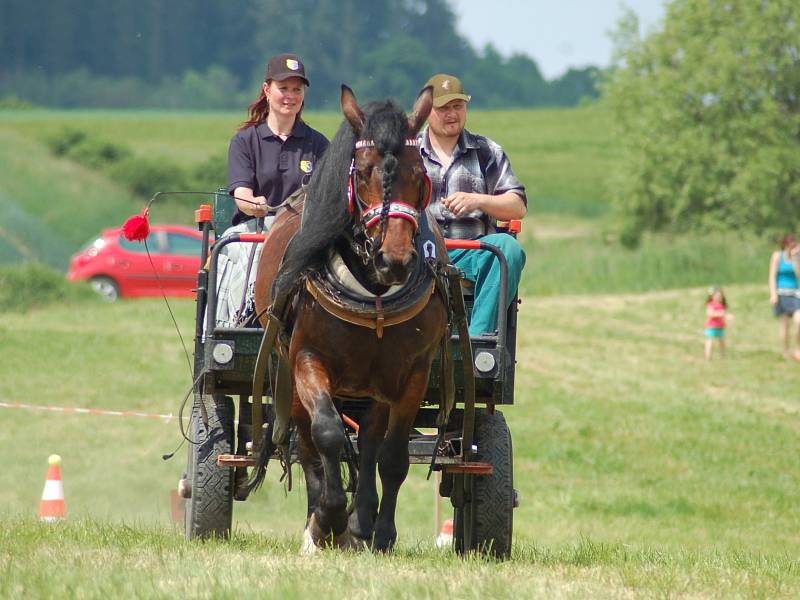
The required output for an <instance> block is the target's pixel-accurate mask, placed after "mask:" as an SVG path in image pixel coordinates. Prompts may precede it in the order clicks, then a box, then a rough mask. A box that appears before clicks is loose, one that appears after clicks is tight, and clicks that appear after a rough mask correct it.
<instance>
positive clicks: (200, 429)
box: [184, 395, 234, 540]
mask: <svg viewBox="0 0 800 600" xmlns="http://www.w3.org/2000/svg"><path fill="white" fill-rule="evenodd" d="M200 399H201V396H200V395H195V399H194V405H193V407H192V416H191V420H190V422H189V432H188V436H189V439H190V440H193V441H196V442H199V443H198V444H190V445H189V453H188V454H189V456H188V460H187V467H186V477H187V478H188V479H189V481H190V483H191V496H190V497H189V498H188V499H187V500H186V511H185V515H186V516H185V522H184V525H185V527H184V534H185V536H186V539H187V540H191V539H195V538H197V539H207V538H211V537H222V538H227V537H229V536H230V532H231V523H232V519H233V473H234V470H233V469H232V468H230V467H220V466H218V465H217V456H218V455H219V454H233V448H234V426H233V420H234V408H233V400H232V399H231V398H229V397H227V396H202V400H203V401H204V402H205V407H206V412H207V414H208V435H207V434H206V428H205V426H204V425H203V419H202V416H201V412H200V405H199V402H200Z"/></svg>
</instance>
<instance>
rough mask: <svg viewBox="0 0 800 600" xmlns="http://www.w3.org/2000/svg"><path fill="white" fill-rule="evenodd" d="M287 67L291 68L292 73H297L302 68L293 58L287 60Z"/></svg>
mask: <svg viewBox="0 0 800 600" xmlns="http://www.w3.org/2000/svg"><path fill="white" fill-rule="evenodd" d="M286 66H287V67H289V68H290V69H291V70H292V71H297V70H298V69H299V68H300V63H299V62H297V61H296V60H295V59H293V58H287V59H286Z"/></svg>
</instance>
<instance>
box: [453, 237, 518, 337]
mask: <svg viewBox="0 0 800 600" xmlns="http://www.w3.org/2000/svg"><path fill="white" fill-rule="evenodd" d="M480 241H482V242H486V243H487V244H492V245H493V246H497V247H498V248H500V250H501V251H502V252H503V255H504V256H505V257H506V262H507V263H508V295H507V296H506V306H505V308H508V307H509V306H510V305H511V301H512V300H513V299H514V296H515V295H516V293H517V288H518V287H519V279H520V277H521V276H522V268H523V267H524V266H525V251H524V250H523V249H522V246H521V245H520V243H519V242H518V241H517V240H516V238H514V237H513V236H510V235H508V234H507V233H493V234H490V235H486V236H484V237H482V238H480ZM448 254H449V256H450V262H452V263H453V264H454V265H456V266H457V267H458V268H459V269H461V271H462V272H463V273H464V277H466V278H467V279H469V280H470V281H473V282H475V304H474V306H473V307H472V318H471V319H470V322H469V334H470V335H471V336H477V335H481V334H482V333H493V332H494V331H495V329H496V327H497V307H498V305H499V303H500V297H499V294H500V263H498V261H497V259H496V258H495V257H494V254H492V253H491V252H486V251H485V250H450V251H449V252H448Z"/></svg>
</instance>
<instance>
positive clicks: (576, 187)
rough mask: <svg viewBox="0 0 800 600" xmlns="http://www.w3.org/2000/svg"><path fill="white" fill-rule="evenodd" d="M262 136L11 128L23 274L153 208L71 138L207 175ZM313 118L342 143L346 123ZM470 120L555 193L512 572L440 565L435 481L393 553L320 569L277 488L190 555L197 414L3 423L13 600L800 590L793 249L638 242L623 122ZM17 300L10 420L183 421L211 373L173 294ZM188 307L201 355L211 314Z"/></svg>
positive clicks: (519, 457)
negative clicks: (783, 341) (780, 255)
mask: <svg viewBox="0 0 800 600" xmlns="http://www.w3.org/2000/svg"><path fill="white" fill-rule="evenodd" d="M240 119H241V115H236V114H206V113H203V114H200V113H196V114H187V113H165V112H157V113H146V112H67V111H60V112H44V111H42V112H39V111H26V112H23V111H19V112H9V111H5V112H0V263H4V262H5V263H12V264H14V263H19V262H20V261H22V260H39V261H41V262H45V263H47V264H49V265H51V266H54V267H56V268H59V269H63V267H64V265H65V264H66V258H67V257H68V254H69V252H71V251H73V250H74V249H75V248H76V247H77V246H78V245H79V244H80V243H82V242H84V241H86V240H87V239H89V238H90V237H91V236H92V235H94V234H95V233H96V232H97V231H99V229H100V228H102V227H106V226H112V225H117V224H119V223H121V222H122V220H124V218H125V217H127V216H128V215H130V214H133V213H135V212H138V211H139V209H140V208H141V206H142V204H143V201H142V199H140V198H135V197H133V196H131V195H130V194H129V193H127V192H126V191H125V190H123V189H122V188H121V187H120V186H119V185H117V184H116V183H115V182H114V181H111V180H109V179H108V178H106V177H103V176H102V175H100V174H98V173H97V172H92V171H89V170H87V169H85V168H83V167H81V166H79V165H76V164H75V163H73V162H71V161H68V160H65V159H58V158H54V157H53V156H52V155H50V154H49V153H48V151H47V148H46V146H45V144H44V140H45V138H46V136H47V135H49V134H51V133H52V132H53V131H58V130H60V128H61V127H64V126H71V127H77V128H87V129H88V128H91V130H92V131H94V132H96V133H97V135H98V136H99V137H100V138H103V139H105V138H109V139H118V140H124V142H125V143H126V144H127V145H129V146H130V147H131V149H132V150H133V151H134V152H136V153H137V154H138V153H142V154H143V155H148V156H164V157H167V156H169V157H172V158H174V159H180V160H181V161H185V163H184V164H186V165H192V164H197V163H200V162H202V161H203V160H206V159H207V158H208V157H209V156H212V155H214V154H216V153H219V152H224V151H225V148H226V146H227V141H228V139H229V137H230V134H231V132H232V130H233V129H234V128H235V126H236V124H237V122H238V121H239V120H240ZM308 120H309V121H310V122H311V123H312V125H315V126H317V127H319V128H320V129H322V130H323V131H324V132H326V133H328V134H331V133H332V132H333V130H334V129H335V127H336V126H337V123H338V121H339V118H338V117H337V116H336V115H333V114H326V115H317V114H311V115H308ZM470 125H471V126H472V128H473V129H475V130H477V131H481V132H482V133H486V134H487V135H489V136H491V137H493V138H495V139H496V140H498V141H499V142H501V143H502V144H503V145H504V147H505V148H506V149H507V151H508V153H509V155H510V156H511V159H512V161H513V163H514V165H515V169H516V170H517V173H518V174H519V175H520V177H521V179H522V180H523V181H524V182H525V183H526V184H527V185H528V190H529V194H530V200H531V214H530V215H529V217H528V218H527V219H526V221H525V228H524V231H523V233H522V236H521V238H520V239H521V241H522V242H523V244H524V246H525V248H526V252H527V257H528V260H527V266H526V270H525V272H524V274H523V280H522V283H521V297H522V298H523V304H522V305H521V314H520V329H519V331H520V337H519V340H518V357H517V358H518V366H517V384H516V398H517V402H516V404H515V405H514V406H511V407H507V408H506V409H505V410H504V412H505V415H506V417H507V419H508V422H509V424H510V427H511V430H512V435H513V438H514V460H515V487H517V488H518V489H519V490H520V494H521V506H520V507H519V508H518V509H517V510H516V512H515V523H514V529H515V545H514V551H513V556H512V560H510V561H508V562H506V563H503V564H497V563H491V562H489V563H484V562H481V561H475V560H464V561H462V560H460V559H457V558H456V557H454V556H453V555H452V554H451V553H449V552H442V551H439V550H437V549H435V548H434V546H433V539H434V535H435V526H434V522H433V505H434V489H433V486H432V483H431V482H428V481H425V477H424V475H425V473H424V469H423V468H421V467H419V468H414V469H412V474H411V476H410V478H409V480H408V481H407V482H406V484H405V486H404V488H403V490H402V492H401V495H400V502H399V514H398V529H399V530H400V539H399V543H398V548H397V551H396V553H395V554H393V555H392V556H373V555H371V554H362V555H356V556H353V555H340V554H337V553H331V552H326V553H323V554H322V555H321V556H319V557H316V558H314V559H313V560H310V561H308V560H303V559H300V558H299V557H298V556H297V550H298V548H299V540H300V533H301V529H302V523H303V518H304V513H305V491H304V489H303V486H302V482H301V480H300V478H299V473H298V476H297V477H296V478H295V483H296V485H297V489H295V490H293V491H292V492H290V493H287V492H286V490H285V489H284V485H283V483H281V482H279V481H278V474H277V472H276V470H274V469H273V470H271V472H270V474H269V476H268V480H267V482H266V483H265V485H264V487H263V488H262V489H261V490H260V491H259V492H258V493H257V494H256V495H255V496H254V497H253V498H251V499H250V500H248V501H247V502H245V503H237V504H236V505H235V507H234V528H235V533H234V538H233V539H232V540H231V541H230V542H228V543H217V542H214V543H208V544H196V543H191V544H187V543H185V542H183V540H182V535H181V531H180V529H179V528H176V527H175V526H174V525H173V524H172V523H171V519H170V498H169V497H170V491H171V490H172V489H173V488H174V487H175V485H176V483H177V480H178V478H179V477H180V475H181V473H182V470H183V465H184V462H185V456H186V452H185V448H183V449H181V450H180V451H179V452H178V454H177V455H176V457H175V458H174V459H172V460H171V461H167V462H165V461H163V460H162V459H161V455H162V454H164V453H167V452H170V451H172V450H173V449H174V448H175V446H176V445H177V444H178V443H179V441H180V434H179V432H178V428H177V425H176V422H175V421H174V420H173V421H172V422H171V423H164V422H161V421H156V420H148V419H137V418H120V417H110V416H94V415H78V414H67V413H51V412H40V411H26V410H22V409H6V408H0V441H2V442H3V443H2V444H0V447H2V448H3V449H4V450H5V451H6V461H5V463H6V464H5V468H4V469H3V470H0V521H2V526H0V597H4V598H5V597H53V598H56V597H64V596H74V597H101V596H102V597H108V596H123V595H124V596H134V597H148V598H150V597H164V598H168V597H169V598H173V597H175V596H178V595H187V596H189V597H203V598H227V597H230V598H233V597H241V596H242V595H243V594H247V593H252V592H253V591H256V592H257V593H259V594H261V595H265V596H268V597H269V596H273V595H274V596H281V597H287V598H300V597H303V598H305V597H307V596H308V595H309V594H327V595H332V594H333V595H335V596H337V597H338V596H344V595H347V596H353V597H358V598H361V597H391V596H397V597H401V598H411V597H414V598H420V597H421V598H445V597H447V598H489V597H491V598H494V597H500V598H511V597H531V596H533V597H557V598H567V597H569V598H572V597H579V598H584V597H613V598H619V597H631V596H634V597H639V596H642V597H659V598H663V597H675V596H687V597H725V598H727V597H752V598H773V597H797V596H798V595H800V564H799V563H798V559H797V556H798V555H799V554H800V535H798V533H800V531H798V529H799V528H800V526H799V525H798V524H800V507H798V504H797V502H796V498H797V490H798V489H800V488H799V486H800V468H798V466H797V460H796V457H797V454H798V450H800V441H798V440H800V438H798V430H800V400H798V395H797V393H796V390H797V384H798V381H800V377H799V375H800V373H799V372H798V365H797V364H796V363H790V362H787V361H784V360H782V359H781V358H780V353H779V348H778V340H777V326H776V324H775V322H774V319H773V318H772V317H771V314H770V309H769V305H768V302H767V297H766V273H767V268H766V267H767V260H768V256H769V250H770V247H769V244H768V243H766V242H765V241H764V240H759V239H754V238H749V237H745V236H740V235H715V236H704V237H700V236H686V237H677V238H670V237H665V236H661V235H651V236H645V239H644V242H643V245H642V247H641V248H639V249H638V250H636V251H629V250H626V249H624V248H621V247H620V246H619V245H618V244H617V243H616V241H615V223H614V221H613V217H612V215H611V213H610V212H609V211H608V204H609V201H610V197H611V193H610V189H609V188H608V181H609V179H608V177H609V173H610V172H612V171H613V169H614V167H615V165H616V161H617V155H616V153H615V151H614V144H613V140H612V138H611V136H610V135H609V134H608V132H609V130H610V124H609V120H608V116H607V114H606V113H605V112H604V111H603V109H602V108H601V107H592V108H585V109H583V108H582V109H575V110H548V111H507V112H494V113H481V112H478V111H475V112H473V113H471V114H470ZM193 205H194V202H188V203H187V208H186V210H187V217H186V218H187V219H188V218H190V217H189V215H190V211H191V209H192V208H193ZM170 214H176V213H170ZM153 217H154V220H156V221H158V220H159V214H158V209H157V208H156V209H154V212H153ZM0 275H2V272H0ZM0 281H2V277H0ZM5 281H12V282H13V281H18V279H13V278H12V279H7V280H5ZM711 284H722V285H724V286H725V287H726V293H727V296H728V299H729V301H730V303H731V309H732V312H734V313H735V314H736V319H735V320H734V321H733V323H732V325H731V327H730V330H729V332H728V341H729V353H728V356H727V357H726V358H725V360H715V361H712V362H711V363H710V364H709V363H706V362H705V361H704V360H703V358H702V344H703V338H702V335H703V321H704V309H703V304H704V299H705V291H706V288H707V286H709V285H711ZM17 285H18V284H14V285H13V286H11V287H14V289H13V290H4V292H5V294H4V293H0V306H2V307H4V308H5V309H6V310H5V312H3V311H2V310H0V340H2V341H3V343H4V344H3V347H4V348H6V349H10V350H11V351H10V352H8V351H7V352H6V353H5V355H4V360H3V361H0V381H2V382H4V385H3V386H2V389H3V392H2V394H0V402H21V403H28V404H36V405H50V406H75V407H93V408H107V409H112V410H138V411H145V412H152V413H159V414H175V413H177V411H178V407H179V404H180V401H181V399H182V398H183V396H184V394H185V393H186V391H187V389H188V388H189V387H190V382H191V377H190V373H189V368H188V365H187V361H186V357H185V355H184V353H183V350H182V348H181V345H180V341H179V339H178V337H177V334H176V332H175V330H174V328H173V325H172V322H171V320H170V316H169V313H168V312H167V309H166V307H165V306H164V303H163V301H161V300H148V301H136V302H120V303H117V304H114V305H108V304H104V303H101V302H99V301H92V300H88V299H85V297H84V296H82V294H79V293H69V294H61V293H60V292H59V291H58V290H57V289H55V290H54V289H52V288H47V289H43V290H42V291H41V292H37V291H36V288H34V287H31V288H30V291H28V292H26V293H28V294H33V295H35V296H41V297H43V298H44V299H43V300H42V301H41V302H40V303H39V305H38V306H37V307H34V308H31V309H29V310H27V311H20V310H19V309H20V304H19V303H17V304H14V303H13V302H12V300H13V298H12V295H11V294H10V293H12V292H14V291H16V292H17V293H18V294H21V293H22V292H23V289H24V286H19V287H16V286H17ZM172 306H173V309H174V310H175V313H176V317H177V320H178V323H179V326H180V328H181V330H182V332H183V337H184V339H185V340H187V343H190V342H191V337H192V333H193V323H192V320H193V314H194V305H193V303H192V302H191V301H173V302H172ZM12 309H13V310H12ZM189 350H190V351H191V348H189ZM51 453H59V454H61V456H62V457H63V461H64V462H63V466H62V470H63V474H64V479H65V488H66V497H67V505H68V511H69V518H68V521H67V522H66V523H63V524H61V525H58V526H55V527H49V526H43V525H40V524H38V523H37V522H36V520H35V515H36V511H37V508H38V502H39V497H40V494H41V491H42V486H43V484H44V478H45V473H46V470H47V456H48V455H49V454H51ZM442 508H443V509H445V511H447V510H449V509H448V507H447V506H445V502H442Z"/></svg>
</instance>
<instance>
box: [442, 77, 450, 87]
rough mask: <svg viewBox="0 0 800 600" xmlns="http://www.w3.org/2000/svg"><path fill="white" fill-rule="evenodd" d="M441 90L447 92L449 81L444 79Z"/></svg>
mask: <svg viewBox="0 0 800 600" xmlns="http://www.w3.org/2000/svg"><path fill="white" fill-rule="evenodd" d="M442 89H443V90H449V89H450V80H449V79H445V80H444V81H443V82H442Z"/></svg>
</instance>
